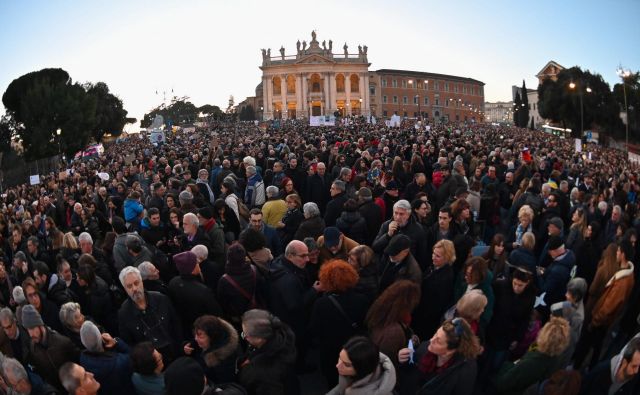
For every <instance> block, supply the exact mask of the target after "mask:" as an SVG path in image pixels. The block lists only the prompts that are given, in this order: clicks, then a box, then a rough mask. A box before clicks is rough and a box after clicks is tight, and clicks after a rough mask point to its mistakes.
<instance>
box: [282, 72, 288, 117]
mask: <svg viewBox="0 0 640 395" xmlns="http://www.w3.org/2000/svg"><path fill="white" fill-rule="evenodd" d="M280 96H281V98H282V99H281V100H282V107H281V108H282V119H287V75H286V74H283V75H281V76H280Z"/></svg>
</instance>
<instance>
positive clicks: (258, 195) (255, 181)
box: [244, 173, 266, 209]
mask: <svg viewBox="0 0 640 395" xmlns="http://www.w3.org/2000/svg"><path fill="white" fill-rule="evenodd" d="M265 200H266V195H265V190H264V181H262V177H261V176H260V174H258V173H256V174H254V175H253V176H251V177H250V178H249V179H248V180H247V188H246V189H245V192H244V204H246V205H247V207H248V208H249V209H252V208H255V207H261V206H262V205H263V204H264V202H265Z"/></svg>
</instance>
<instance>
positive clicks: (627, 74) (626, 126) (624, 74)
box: [617, 66, 631, 152]
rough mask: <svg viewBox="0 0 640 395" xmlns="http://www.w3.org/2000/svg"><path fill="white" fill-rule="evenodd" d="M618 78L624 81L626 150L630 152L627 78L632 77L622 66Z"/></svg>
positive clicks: (619, 68) (618, 71)
mask: <svg viewBox="0 0 640 395" xmlns="http://www.w3.org/2000/svg"><path fill="white" fill-rule="evenodd" d="M617 74H618V76H619V77H620V78H621V79H622V94H623V96H624V117H625V123H624V126H625V148H626V151H627V152H629V107H628V106H627V83H626V81H625V80H624V79H625V78H627V77H629V76H630V75H631V71H630V70H625V69H623V68H622V66H620V67H618V70H617Z"/></svg>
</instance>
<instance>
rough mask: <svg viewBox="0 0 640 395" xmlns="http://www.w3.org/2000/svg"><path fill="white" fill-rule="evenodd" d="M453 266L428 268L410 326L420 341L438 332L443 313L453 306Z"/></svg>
mask: <svg viewBox="0 0 640 395" xmlns="http://www.w3.org/2000/svg"><path fill="white" fill-rule="evenodd" d="M453 278H454V273H453V266H451V265H450V264H445V265H443V266H441V267H440V268H439V269H436V268H435V267H434V266H431V267H429V269H427V272H426V273H425V275H424V278H423V280H422V293H421V295H420V303H419V304H418V306H417V307H416V309H415V310H414V312H413V320H412V325H413V328H414V330H415V331H416V334H417V335H418V336H419V337H420V338H421V339H429V338H431V336H433V334H434V333H436V331H437V330H438V328H439V326H440V321H441V319H442V316H443V315H444V313H445V311H447V309H448V308H449V307H451V306H452V305H453Z"/></svg>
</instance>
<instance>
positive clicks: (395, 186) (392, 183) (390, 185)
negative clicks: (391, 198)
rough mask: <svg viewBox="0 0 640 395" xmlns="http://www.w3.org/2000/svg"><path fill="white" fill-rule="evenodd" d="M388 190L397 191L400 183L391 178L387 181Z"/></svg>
mask: <svg viewBox="0 0 640 395" xmlns="http://www.w3.org/2000/svg"><path fill="white" fill-rule="evenodd" d="M386 189H387V191H394V190H395V191H397V190H398V183H397V182H395V181H393V180H391V181H389V182H388V183H387V187H386Z"/></svg>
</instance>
